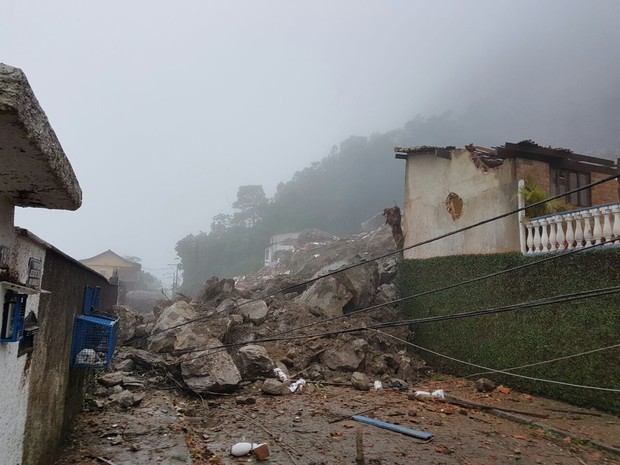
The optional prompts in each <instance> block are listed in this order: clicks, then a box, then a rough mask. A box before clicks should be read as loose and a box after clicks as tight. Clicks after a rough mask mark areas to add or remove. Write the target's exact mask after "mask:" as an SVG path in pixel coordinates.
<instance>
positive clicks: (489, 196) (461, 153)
mask: <svg viewBox="0 0 620 465" xmlns="http://www.w3.org/2000/svg"><path fill="white" fill-rule="evenodd" d="M405 169H406V173H405V203H404V219H403V229H404V233H405V247H409V246H411V245H413V244H416V243H418V242H421V241H424V240H427V239H430V238H433V237H436V236H440V235H442V234H446V233H448V232H451V231H454V230H457V229H460V228H464V227H466V226H470V225H472V224H475V223H477V222H479V221H483V220H486V219H488V218H492V217H494V216H497V215H500V214H502V213H506V212H509V211H511V210H514V209H515V208H517V200H516V198H515V194H516V193H517V183H516V181H514V179H515V177H514V175H513V172H514V168H513V165H512V163H511V162H510V161H507V162H504V164H502V165H500V166H498V167H496V168H490V169H488V170H486V171H483V170H482V169H481V168H478V167H477V166H476V165H475V164H474V162H473V161H472V159H471V157H470V153H469V152H468V151H467V150H465V149H455V150H452V151H451V159H446V158H441V157H436V156H435V155H434V154H430V153H428V154H414V155H410V156H408V157H407V162H406V168H405ZM451 193H453V194H456V195H458V197H460V199H462V202H463V208H462V214H461V216H460V217H459V218H458V219H453V216H452V215H451V214H450V211H449V209H448V205H446V200H447V199H448V196H450V194H451ZM518 225H519V223H518V219H517V216H516V215H513V216H511V217H507V218H504V219H502V220H498V221H494V222H492V223H489V224H487V225H484V226H479V227H477V228H474V229H471V230H469V231H466V232H464V233H461V234H457V235H454V236H451V237H448V238H445V239H442V240H438V241H435V242H433V243H431V244H427V245H424V246H421V247H416V248H413V249H410V250H407V251H405V258H408V259H413V258H430V257H440V256H447V255H464V254H488V253H497V252H510V251H518V250H519V227H518Z"/></svg>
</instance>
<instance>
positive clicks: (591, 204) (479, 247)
mask: <svg viewBox="0 0 620 465" xmlns="http://www.w3.org/2000/svg"><path fill="white" fill-rule="evenodd" d="M394 151H395V154H396V155H395V156H396V158H399V159H403V160H405V161H406V166H405V203H404V221H403V230H404V233H405V244H404V247H405V248H407V247H410V246H411V245H413V244H417V243H419V242H422V241H425V240H427V239H430V238H433V237H437V236H440V235H443V234H446V233H449V232H451V231H454V230H457V229H461V228H465V227H467V226H470V225H473V224H476V223H478V222H480V221H484V220H487V219H490V218H493V217H495V216H498V215H502V214H504V213H507V212H510V211H513V210H515V209H517V207H518V206H520V205H521V206H522V205H523V204H522V203H521V204H520V202H522V198H521V197H520V196H519V192H520V191H519V189H520V186H523V185H524V181H525V180H526V179H530V180H532V181H534V182H535V183H536V184H538V186H540V187H541V188H542V189H544V190H545V191H546V192H548V193H549V195H550V196H553V195H556V194H562V193H565V192H569V191H571V190H573V189H576V188H579V187H582V186H584V185H588V184H590V183H594V182H597V181H600V180H603V179H605V178H607V177H609V176H614V175H618V174H620V168H619V167H618V164H617V162H614V161H611V160H606V159H602V158H597V157H590V156H586V155H580V154H576V153H573V152H571V151H570V150H566V149H552V148H544V147H540V146H539V145H537V144H535V143H533V142H531V141H524V142H520V143H518V144H511V143H506V144H505V145H504V146H503V147H498V148H496V149H489V148H485V147H479V146H474V145H470V146H467V147H464V148H455V147H426V146H424V147H410V148H399V147H396V148H395V149H394ZM618 188H619V184H618V178H616V179H613V180H611V181H609V182H605V183H601V184H599V185H596V186H594V187H592V188H590V189H586V190H583V191H581V192H578V193H572V194H570V195H567V196H566V197H565V198H564V200H565V201H566V202H568V203H569V204H571V205H572V207H571V210H570V211H566V212H563V213H557V214H551V215H546V216H544V217H539V218H529V219H527V218H526V217H525V216H524V213H523V212H521V213H520V214H519V215H516V214H515V215H510V216H506V217H505V218H501V219H498V220H496V221H493V222H491V223H488V224H485V225H482V226H479V227H476V228H472V229H470V230H467V231H464V232H462V233H460V234H457V235H453V236H449V237H446V238H444V239H440V240H438V241H434V242H432V243H429V244H426V245H422V246H420V247H415V248H412V249H409V250H406V251H405V253H404V257H405V258H409V259H413V258H431V257H439V256H447V255H465V254H488V253H502V252H513V251H521V252H522V253H524V254H527V255H531V254H537V253H545V252H553V251H556V250H564V249H571V248H579V247H583V246H584V245H590V244H594V243H600V242H606V243H607V244H611V243H612V242H613V241H614V240H616V239H615V238H617V237H619V236H620V203H619V201H620V197H619V189H618Z"/></svg>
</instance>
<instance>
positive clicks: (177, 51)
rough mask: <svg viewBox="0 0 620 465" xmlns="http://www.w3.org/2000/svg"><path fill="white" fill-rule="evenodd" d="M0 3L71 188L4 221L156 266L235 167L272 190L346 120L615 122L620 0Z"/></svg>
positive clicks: (5, 47) (371, 123) (539, 129)
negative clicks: (77, 191) (73, 204)
mask: <svg viewBox="0 0 620 465" xmlns="http://www.w3.org/2000/svg"><path fill="white" fill-rule="evenodd" d="M0 4H1V9H0V62H4V63H6V64H9V65H11V66H16V67H19V68H22V69H23V70H24V72H25V73H26V75H27V76H28V79H29V81H30V84H31V86H32V88H33V90H34V92H35V95H36V96H37V98H38V99H39V102H40V103H41V106H42V107H43V109H44V111H45V112H46V113H47V116H48V118H49V120H50V123H51V125H52V127H53V128H54V129H55V131H56V134H57V135H58V138H59V140H60V142H61V144H62V146H63V148H64V150H65V152H66V154H67V156H68V158H69V160H70V162H71V164H72V166H73V168H74V170H75V172H76V175H77V177H78V180H79V182H80V185H81V187H82V190H83V193H84V203H83V206H82V207H81V208H80V209H79V210H78V211H76V212H63V211H47V210H41V209H18V212H17V214H16V223H17V225H19V226H22V227H26V228H28V229H30V230H31V231H32V232H34V233H35V234H37V235H39V236H40V237H42V238H43V239H45V240H46V241H48V242H51V243H52V244H54V245H55V246H56V247H58V248H60V249H61V250H63V251H64V252H66V253H68V254H69V255H71V256H73V257H75V258H77V259H81V258H87V257H90V256H93V255H96V254H98V253H100V252H102V251H104V250H107V249H112V250H114V251H115V252H116V253H118V254H120V255H132V256H138V257H141V258H142V263H143V267H144V269H145V270H147V271H151V272H153V273H154V274H156V275H158V276H160V277H161V276H162V275H164V274H165V273H167V272H170V271H171V269H170V268H168V264H171V263H175V261H174V260H175V255H176V254H175V252H174V246H175V244H176V242H177V241H178V240H180V239H181V238H183V237H184V236H185V235H187V234H189V233H198V232H199V231H208V229H209V225H210V223H211V219H212V217H213V216H214V215H215V214H217V213H219V212H231V211H232V207H231V205H232V203H233V202H234V200H235V197H236V192H237V188H238V187H239V186H240V185H245V184H262V185H263V186H264V188H265V191H266V193H267V195H268V196H271V195H272V194H273V192H274V191H275V187H276V185H277V184H278V182H280V181H287V180H289V179H290V178H291V176H292V175H293V173H294V172H295V171H298V170H300V169H303V168H304V167H306V166H308V165H309V164H310V163H311V162H313V161H317V160H320V159H321V158H323V157H324V156H326V155H327V154H328V153H329V151H330V149H331V147H332V146H333V145H334V144H339V143H340V142H341V141H342V140H344V139H345V138H347V137H348V136H350V135H362V136H368V135H370V134H372V133H375V132H386V131H389V130H392V129H397V128H399V127H402V126H403V125H404V123H406V122H407V121H408V120H410V119H412V118H414V117H415V116H416V115H423V116H431V115H433V114H441V113H444V112H446V111H451V112H453V114H455V115H468V114H471V115H475V114H476V113H477V112H485V114H488V115H493V118H490V120H492V123H489V124H488V125H485V127H484V128H480V127H477V128H473V129H472V134H474V135H475V136H476V137H478V138H479V139H483V140H474V139H472V140H467V141H454V143H457V144H461V143H468V142H474V143H480V144H482V143H484V144H487V145H492V144H495V145H498V144H502V143H504V142H506V141H512V142H518V141H519V140H522V139H534V140H536V141H537V142H539V143H541V144H542V145H552V146H563V147H570V148H574V149H576V150H579V151H587V149H588V147H590V146H592V145H593V144H595V142H596V140H597V137H598V136H597V134H599V133H600V132H601V131H604V130H607V132H609V131H608V130H609V128H620V122H619V121H618V119H617V118H614V117H612V118H606V117H605V118H602V117H601V115H606V114H607V113H605V112H604V111H603V110H605V111H609V112H611V114H616V115H617V114H618V113H617V112H616V113H614V111H613V110H614V109H615V110H616V111H617V107H620V98H619V95H620V91H619V83H620V72H619V67H620V40H619V35H620V33H619V32H618V29H617V24H618V22H619V19H620V2H618V1H617V0H599V1H592V2H590V1H588V2H586V1H570V0H549V1H545V2H540V1H538V0H529V1H523V0H521V1H513V2H508V1H499V2H498V1H495V0H488V1H467V2H463V1H438V2H429V1H427V0H420V1H405V0H401V1H396V0H390V1H379V0H377V1H374V2H371V1H360V0H338V1H327V0H318V1H317V0H315V1H313V2H292V1H290V0H289V1H284V0H282V1H263V2H256V1H251V0H247V1H229V0H227V1H226V2H219V1H218V2H216V1H198V0H196V1H189V0H188V1H181V2H164V1H154V0H142V1H137V0H132V1H130V2H127V1H118V0H110V1H106V2H85V1H77V0H76V1H53V2H49V1H41V0H40V1H29V2H24V1H22V0H0ZM567 124H572V125H574V126H579V127H583V132H580V131H576V132H575V131H573V132H572V133H571V137H567V136H566V134H565V131H562V128H563V127H565V126H566V125H567ZM568 139H570V140H568ZM429 142H432V141H424V140H421V141H420V144H424V143H429ZM586 153H587V152H586ZM385 158H386V160H385V162H386V163H395V161H394V160H393V155H392V154H391V153H386V154H385Z"/></svg>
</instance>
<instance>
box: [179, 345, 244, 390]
mask: <svg viewBox="0 0 620 465" xmlns="http://www.w3.org/2000/svg"><path fill="white" fill-rule="evenodd" d="M221 345H222V343H221V342H220V341H219V340H217V339H214V338H212V339H209V340H207V341H205V347H206V348H207V349H208V348H215V347H219V346H221ZM179 361H180V362H181V375H182V377H183V381H185V384H187V386H188V387H189V388H190V389H191V390H193V391H194V392H197V393H199V394H202V393H205V394H206V393H209V392H230V391H232V390H233V389H235V388H236V387H237V386H238V384H239V383H240V382H241V374H240V373H239V370H238V368H237V366H236V365H235V363H234V362H233V359H232V358H231V356H230V355H229V354H228V352H226V351H225V350H222V349H213V350H204V351H201V352H195V353H191V354H187V355H183V356H182V357H179Z"/></svg>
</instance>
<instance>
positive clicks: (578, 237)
mask: <svg viewBox="0 0 620 465" xmlns="http://www.w3.org/2000/svg"><path fill="white" fill-rule="evenodd" d="M573 218H575V248H576V249H581V248H583V227H582V226H581V213H573Z"/></svg>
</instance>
